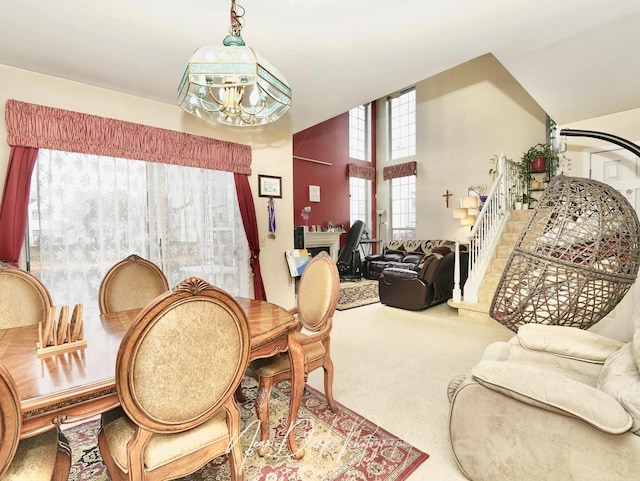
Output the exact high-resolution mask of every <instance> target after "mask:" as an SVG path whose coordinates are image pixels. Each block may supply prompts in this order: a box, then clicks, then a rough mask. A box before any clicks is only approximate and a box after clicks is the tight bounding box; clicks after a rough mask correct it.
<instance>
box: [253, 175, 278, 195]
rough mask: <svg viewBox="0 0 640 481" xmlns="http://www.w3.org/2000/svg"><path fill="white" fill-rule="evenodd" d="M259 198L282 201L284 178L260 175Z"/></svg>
mask: <svg viewBox="0 0 640 481" xmlns="http://www.w3.org/2000/svg"><path fill="white" fill-rule="evenodd" d="M258 196H259V197H277V198H279V199H282V177H274V176H272V175H258Z"/></svg>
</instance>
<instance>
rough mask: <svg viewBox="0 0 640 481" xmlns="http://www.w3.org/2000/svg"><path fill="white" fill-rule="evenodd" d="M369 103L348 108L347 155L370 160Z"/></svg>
mask: <svg viewBox="0 0 640 481" xmlns="http://www.w3.org/2000/svg"><path fill="white" fill-rule="evenodd" d="M370 117H371V105H370V104H367V105H360V106H359V107H354V108H352V109H351V110H349V157H351V158H352V159H358V160H366V161H371V121H370Z"/></svg>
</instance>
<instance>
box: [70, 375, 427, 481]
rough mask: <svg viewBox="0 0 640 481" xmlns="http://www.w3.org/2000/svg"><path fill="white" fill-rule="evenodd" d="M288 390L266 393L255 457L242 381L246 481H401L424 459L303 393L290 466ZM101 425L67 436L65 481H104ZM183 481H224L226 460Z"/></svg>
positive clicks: (254, 431)
mask: <svg viewBox="0 0 640 481" xmlns="http://www.w3.org/2000/svg"><path fill="white" fill-rule="evenodd" d="M289 386H290V384H289V382H288V381H283V382H281V383H278V384H277V385H275V386H274V387H273V389H272V391H271V399H270V403H269V407H270V410H271V416H270V425H271V435H272V436H273V434H274V433H275V438H272V439H271V447H270V452H269V453H267V455H266V456H265V457H260V456H258V454H257V452H256V451H255V449H254V446H255V445H256V444H255V443H257V442H258V441H259V436H260V432H259V427H258V425H257V423H258V420H257V418H256V415H255V404H254V399H255V395H256V391H257V385H256V382H255V381H254V380H253V379H249V378H245V379H244V381H243V388H244V390H245V396H246V399H247V401H246V402H245V403H244V404H242V405H240V413H241V418H242V419H241V424H242V425H241V431H242V437H241V443H242V447H243V454H244V462H245V467H244V470H245V478H246V480H247V481H262V480H265V481H280V480H286V481H338V480H344V481H346V480H350V481H358V480H362V481H364V480H376V481H402V480H405V479H406V478H407V477H408V476H409V475H410V474H411V473H412V472H413V471H414V470H415V469H416V468H417V467H418V466H419V465H420V464H421V463H423V462H424V461H425V460H426V459H427V458H428V457H429V455H428V454H425V453H423V452H421V451H419V450H417V449H416V448H414V447H413V446H411V445H410V444H408V443H407V442H405V441H403V440H401V439H399V438H397V437H395V436H393V435H392V434H390V433H388V432H386V431H385V430H384V429H382V428H380V426H378V425H376V424H374V423H373V422H371V421H369V420H368V419H366V418H363V417H362V416H360V415H358V414H356V413H354V412H353V411H351V410H349V409H348V408H346V407H344V406H342V405H340V404H338V406H339V407H340V410H339V411H338V412H337V413H333V412H331V410H330V409H329V407H328V405H327V403H326V400H325V398H324V395H323V394H322V393H319V392H318V391H316V390H315V389H313V388H311V387H309V386H307V387H306V389H305V394H304V396H303V398H302V404H301V406H300V411H299V414H298V427H297V428H296V439H297V441H298V444H299V445H300V446H303V447H305V456H304V458H303V459H302V460H301V461H295V460H294V459H292V458H291V456H290V455H289V450H288V447H287V443H286V429H287V414H288V409H289ZM98 427H99V422H98V421H90V422H87V423H84V424H80V425H77V426H74V427H70V428H67V429H65V433H66V435H67V438H68V439H69V444H70V445H71V448H72V451H73V452H72V462H73V465H72V466H71V473H70V475H69V480H70V481H90V480H91V481H107V480H110V479H111V478H110V477H109V476H108V474H107V472H106V469H105V466H104V464H103V463H102V458H101V457H100V451H99V450H98V448H97V434H98ZM180 479H181V480H183V481H205V480H228V479H230V473H229V463H228V462H227V459H226V457H220V458H216V459H215V460H213V461H211V462H210V463H209V464H207V465H206V466H205V467H203V468H202V469H200V470H199V471H198V472H196V473H194V474H192V475H190V476H187V477H185V478H180Z"/></svg>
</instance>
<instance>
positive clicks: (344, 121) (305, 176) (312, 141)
mask: <svg viewBox="0 0 640 481" xmlns="http://www.w3.org/2000/svg"><path fill="white" fill-rule="evenodd" d="M372 107H373V106H372ZM373 110H374V109H373V108H372V114H371V118H372V119H375V112H374V111H373ZM372 130H373V132H372V137H373V138H372V145H373V146H375V129H372ZM373 151H374V152H373V153H372V157H373V158H372V162H371V163H369V162H365V161H360V160H355V159H351V158H350V157H349V113H348V112H347V113H344V114H341V115H338V116H337V117H334V118H332V119H329V120H327V121H325V122H322V123H321V124H318V125H315V126H313V127H310V128H308V129H306V130H303V131H301V132H298V133H297V134H295V135H294V136H293V224H294V225H304V220H303V219H302V216H301V215H300V212H301V211H302V209H303V208H304V207H305V206H310V207H311V215H310V216H309V221H308V225H309V226H311V225H320V226H322V227H325V228H326V227H327V223H328V221H329V220H331V221H333V224H334V226H335V227H337V226H339V225H340V224H344V227H345V229H346V230H348V229H349V176H348V164H350V163H354V164H362V165H370V166H373V167H375V165H376V164H375V148H373ZM300 157H302V158H306V159H313V160H317V161H320V162H326V163H329V164H332V165H324V164H320V163H316V162H311V161H309V160H302V159H300ZM309 185H317V186H319V187H320V202H310V201H309ZM372 189H373V192H374V193H375V181H374V182H372ZM372 197H373V198H372V204H373V205H372V213H371V219H373V224H374V226H371V227H373V229H375V228H376V226H375V219H376V215H375V211H376V205H375V195H372ZM368 229H369V231H370V233H371V235H372V237H373V236H374V235H376V233H375V232H371V228H370V227H368ZM341 238H342V242H344V239H345V238H346V236H341Z"/></svg>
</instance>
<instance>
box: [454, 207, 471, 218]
mask: <svg viewBox="0 0 640 481" xmlns="http://www.w3.org/2000/svg"><path fill="white" fill-rule="evenodd" d="M467 215H469V212H468V211H467V209H462V208H461V209H453V218H454V219H464V218H465V217H467Z"/></svg>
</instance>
